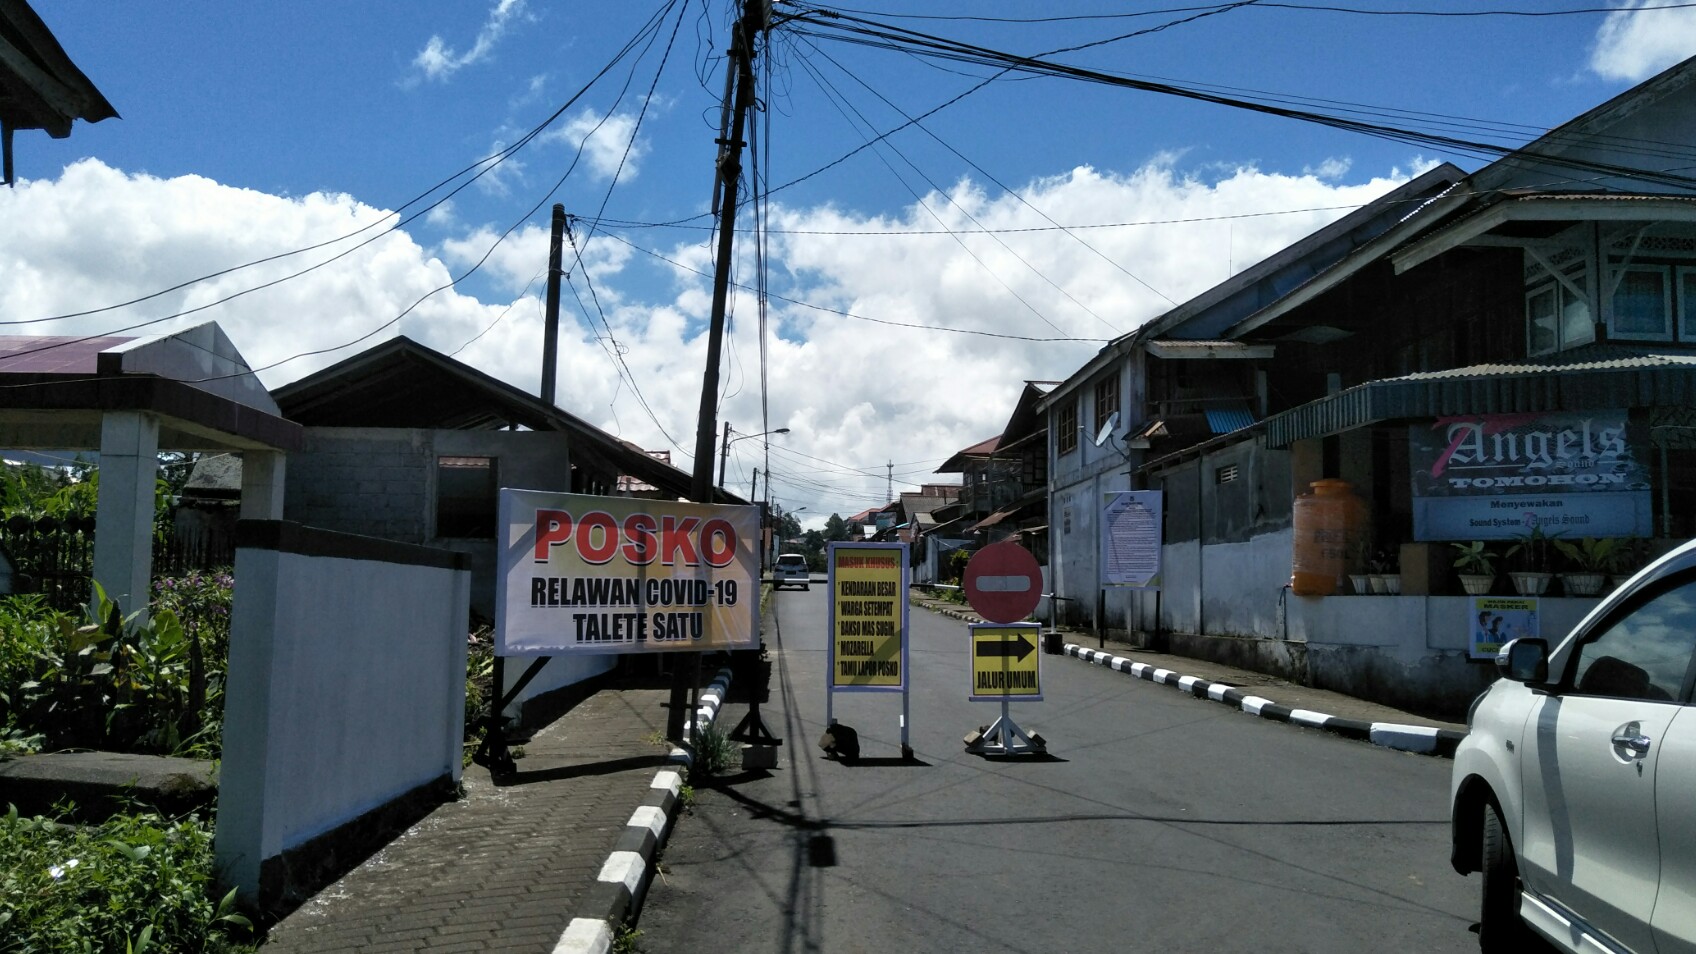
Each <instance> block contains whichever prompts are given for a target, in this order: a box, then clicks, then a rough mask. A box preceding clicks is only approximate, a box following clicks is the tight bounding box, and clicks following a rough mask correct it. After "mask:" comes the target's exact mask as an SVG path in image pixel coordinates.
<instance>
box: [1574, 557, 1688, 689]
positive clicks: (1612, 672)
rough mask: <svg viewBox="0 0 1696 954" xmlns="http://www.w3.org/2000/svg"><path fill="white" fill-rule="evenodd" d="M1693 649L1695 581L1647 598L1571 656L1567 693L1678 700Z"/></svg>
mask: <svg viewBox="0 0 1696 954" xmlns="http://www.w3.org/2000/svg"><path fill="white" fill-rule="evenodd" d="M1692 650H1696V581H1687V582H1685V583H1682V584H1678V585H1675V586H1673V587H1671V588H1670V589H1666V590H1662V591H1661V592H1660V593H1657V594H1655V595H1654V596H1652V597H1650V598H1649V599H1648V600H1647V601H1646V602H1644V603H1642V604H1640V605H1638V606H1636V607H1635V608H1633V609H1632V610H1631V611H1630V612H1628V613H1627V614H1626V615H1625V616H1623V617H1621V618H1620V619H1619V620H1617V621H1615V622H1614V623H1612V624H1611V625H1609V626H1607V627H1606V628H1604V629H1602V630H1601V631H1600V632H1599V633H1597V634H1596V635H1594V636H1591V637H1589V638H1587V639H1585V641H1584V643H1583V644H1581V645H1580V646H1579V647H1578V651H1577V652H1576V653H1575V654H1574V660H1573V667H1572V687H1573V688H1572V691H1573V692H1575V693H1577V694H1579V695H1587V696H1609V697H1611V698H1616V699H1646V700H1652V701H1658V702H1671V701H1674V700H1677V699H1678V698H1679V697H1680V695H1681V694H1682V693H1683V691H1684V678H1685V675H1686V673H1687V672H1688V671H1689V669H1690V657H1691V653H1692Z"/></svg>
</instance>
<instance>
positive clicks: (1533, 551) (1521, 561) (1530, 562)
mask: <svg viewBox="0 0 1696 954" xmlns="http://www.w3.org/2000/svg"><path fill="white" fill-rule="evenodd" d="M1515 540H1516V542H1515V543H1514V545H1513V546H1511V547H1508V551H1507V554H1506V556H1507V557H1508V559H1510V560H1514V561H1515V565H1517V566H1518V567H1519V569H1517V570H1509V571H1508V578H1509V579H1511V580H1513V588H1514V592H1516V593H1518V594H1519V595H1520V596H1541V595H1543V594H1544V593H1546V592H1548V589H1549V581H1550V580H1552V579H1554V578H1555V574H1554V572H1553V571H1552V570H1551V569H1550V567H1551V565H1552V562H1553V559H1554V557H1553V553H1552V551H1553V550H1554V547H1553V546H1552V544H1553V543H1554V537H1552V536H1550V535H1549V534H1547V533H1544V532H1543V528H1542V527H1532V528H1531V531H1530V532H1529V533H1522V534H1520V535H1519V536H1518V537H1516V538H1515Z"/></svg>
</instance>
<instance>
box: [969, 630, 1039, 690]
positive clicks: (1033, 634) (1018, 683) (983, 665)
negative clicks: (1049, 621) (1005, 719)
mask: <svg viewBox="0 0 1696 954" xmlns="http://www.w3.org/2000/svg"><path fill="white" fill-rule="evenodd" d="M971 629H972V640H971V644H972V691H971V693H970V695H968V696H967V698H968V699H972V700H975V701H997V702H998V701H1001V700H1019V701H1024V702H1036V701H1039V700H1041V699H1042V653H1041V652H1040V651H1039V646H1040V644H1041V642H1042V627H1041V626H1039V625H1037V624H1035V623H1013V624H1009V625H1006V626H986V625H974V626H972V628H971Z"/></svg>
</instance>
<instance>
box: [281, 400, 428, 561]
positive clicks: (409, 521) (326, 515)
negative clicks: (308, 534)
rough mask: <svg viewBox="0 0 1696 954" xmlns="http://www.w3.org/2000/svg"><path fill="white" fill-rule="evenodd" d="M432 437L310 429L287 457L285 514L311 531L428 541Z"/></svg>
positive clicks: (378, 430)
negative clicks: (319, 530)
mask: <svg viewBox="0 0 1696 954" xmlns="http://www.w3.org/2000/svg"><path fill="white" fill-rule="evenodd" d="M430 434H431V432H430V431H424V430H411V429H400V428H375V427H373V428H353V427H311V428H307V429H306V447H305V448H303V449H302V450H300V451H297V452H294V453H291V454H290V455H289V467H288V477H287V485H286V490H285V492H284V500H283V512H284V514H285V515H286V516H287V517H288V519H290V520H292V521H295V522H298V523H302V524H306V525H308V526H313V527H321V528H323V529H327V530H336V531H340V532H343V533H357V534H362V535H364V536H372V537H381V538H383V539H385V540H397V541H400V542H402V543H424V542H426V541H427V540H428V539H429V533H430V523H431V521H432V518H433V512H432V509H431V504H432V500H433V496H432V495H433V493H434V484H435V473H436V471H435V462H436V461H435V459H436V451H435V449H434V446H433V442H432V441H431V439H430Z"/></svg>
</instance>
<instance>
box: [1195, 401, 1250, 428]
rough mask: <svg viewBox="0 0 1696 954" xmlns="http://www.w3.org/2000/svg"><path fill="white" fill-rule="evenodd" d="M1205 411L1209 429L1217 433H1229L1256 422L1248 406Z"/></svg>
mask: <svg viewBox="0 0 1696 954" xmlns="http://www.w3.org/2000/svg"><path fill="white" fill-rule="evenodd" d="M1203 413H1205V414H1206V415H1207V427H1208V429H1209V430H1211V431H1212V432H1213V433H1215V434H1229V433H1231V432H1232V431H1238V430H1242V429H1243V428H1245V427H1247V426H1249V425H1250V424H1253V423H1254V415H1253V414H1250V413H1249V410H1248V408H1246V407H1222V408H1218V409H1216V410H1212V411H1205V412H1203Z"/></svg>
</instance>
